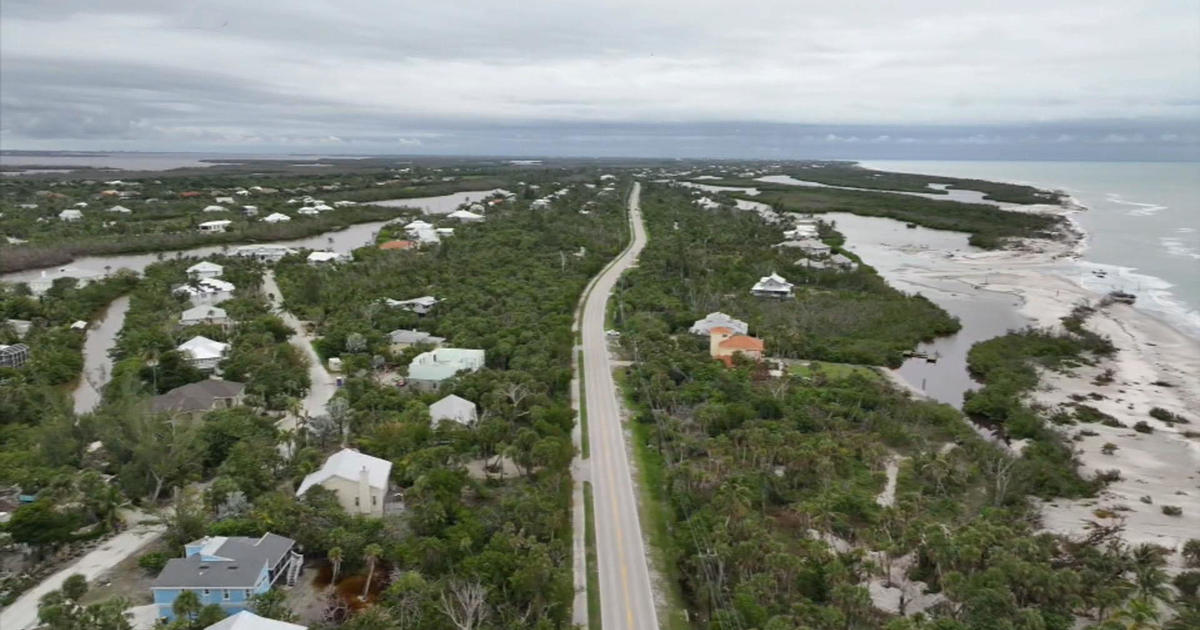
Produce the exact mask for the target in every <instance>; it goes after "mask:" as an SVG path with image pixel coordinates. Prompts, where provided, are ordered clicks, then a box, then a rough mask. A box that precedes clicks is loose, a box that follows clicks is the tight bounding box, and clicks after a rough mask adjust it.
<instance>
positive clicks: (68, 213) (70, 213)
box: [58, 209, 83, 221]
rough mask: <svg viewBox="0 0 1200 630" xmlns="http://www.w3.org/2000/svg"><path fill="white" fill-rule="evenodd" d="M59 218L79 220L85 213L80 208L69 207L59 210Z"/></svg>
mask: <svg viewBox="0 0 1200 630" xmlns="http://www.w3.org/2000/svg"><path fill="white" fill-rule="evenodd" d="M58 218H59V219H61V220H63V221H79V220H80V219H83V213H82V212H80V211H78V210H71V209H67V210H63V211H62V212H59V213H58Z"/></svg>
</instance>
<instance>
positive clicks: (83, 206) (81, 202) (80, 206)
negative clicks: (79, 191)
mask: <svg viewBox="0 0 1200 630" xmlns="http://www.w3.org/2000/svg"><path fill="white" fill-rule="evenodd" d="M87 206H88V204H87V202H86V201H80V202H79V203H77V204H75V207H76V208H86V207H87Z"/></svg>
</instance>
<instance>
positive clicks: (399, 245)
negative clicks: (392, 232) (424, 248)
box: [379, 241, 417, 250]
mask: <svg viewBox="0 0 1200 630" xmlns="http://www.w3.org/2000/svg"><path fill="white" fill-rule="evenodd" d="M416 246H417V244H416V243H414V242H412V241H388V242H386V243H380V244H379V249H401V250H403V249H414V248H415V247H416Z"/></svg>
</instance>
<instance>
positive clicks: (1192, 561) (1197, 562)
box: [1181, 538, 1200, 569]
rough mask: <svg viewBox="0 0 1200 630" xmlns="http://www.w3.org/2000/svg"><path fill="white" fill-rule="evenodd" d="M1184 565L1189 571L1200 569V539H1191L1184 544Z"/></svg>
mask: <svg viewBox="0 0 1200 630" xmlns="http://www.w3.org/2000/svg"><path fill="white" fill-rule="evenodd" d="M1181 553H1182V555H1183V564H1184V566H1186V567H1188V568H1189V569H1196V568H1200V538H1191V539H1189V540H1188V541H1187V542H1185V543H1183V551H1182V552H1181Z"/></svg>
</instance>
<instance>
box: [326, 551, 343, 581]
mask: <svg viewBox="0 0 1200 630" xmlns="http://www.w3.org/2000/svg"><path fill="white" fill-rule="evenodd" d="M326 555H327V557H328V558H329V563H330V564H332V565H333V575H332V576H331V577H330V578H329V586H331V587H332V586H333V585H335V584H337V579H338V573H340V572H341V570H342V548H341V547H334V548H332V549H330V550H329V553H328V554H326Z"/></svg>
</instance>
